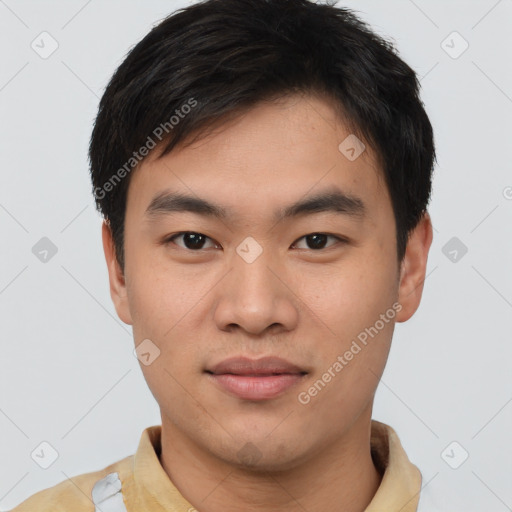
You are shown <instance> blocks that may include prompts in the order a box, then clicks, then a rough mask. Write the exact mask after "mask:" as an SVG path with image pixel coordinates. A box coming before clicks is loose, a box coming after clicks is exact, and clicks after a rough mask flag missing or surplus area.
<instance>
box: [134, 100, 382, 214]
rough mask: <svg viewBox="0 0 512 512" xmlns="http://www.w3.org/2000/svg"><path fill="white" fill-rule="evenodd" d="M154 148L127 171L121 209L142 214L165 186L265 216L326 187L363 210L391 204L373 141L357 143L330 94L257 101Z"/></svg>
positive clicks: (378, 209)
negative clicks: (193, 136) (162, 151)
mask: <svg viewBox="0 0 512 512" xmlns="http://www.w3.org/2000/svg"><path fill="white" fill-rule="evenodd" d="M157 156H158V154H157V152H153V153H152V154H150V156H149V157H147V158H146V160H144V161H143V162H142V164H141V165H140V166H139V168H137V169H136V170H135V171H134V173H133V175H132V177H131V183H130V186H129V190H128V198H127V215H128V214H129V213H132V212H133V213H136V214H137V215H143V214H144V213H145V211H146V210H147V208H148V206H149V205H150V204H151V203H152V202H153V201H154V199H155V197H157V196H158V195H161V194H162V193H164V192H165V191H171V192H179V193H182V194H187V195H192V196H196V197H198V198H203V199H210V200H211V201H210V202H212V203H215V204H217V205H222V206H223V207H225V210H226V211H228V212H232V213H234V214H239V215H244V214H245V215H247V216H248V217H249V216H252V217H253V218H254V216H256V217H257V218H262V217H263V216H268V218H269V220H271V219H273V218H274V217H275V213H276V208H275V206H276V205H282V206H286V205H287V204H289V203H290V202H291V201H292V200H293V201H296V200H297V199H299V198H301V197H306V196H309V195H315V194H316V193H317V192H319V191H320V190H326V189H329V188H331V189H337V190H340V191H341V192H342V193H345V194H346V195H350V196H353V197H360V198H361V199H362V200H363V201H364V203H365V206H367V209H368V212H367V213H368V214H369V215H370V216H376V215H379V214H382V213H383V212H382V210H384V209H386V208H387V209H388V210H389V208H391V205H390V200H389V196H388V193H387V188H386V187H385V185H384V180H383V176H382V173H381V170H380V169H379V168H378V166H377V164H376V158H375V155H374V153H373V151H372V148H370V147H368V146H366V147H365V146H363V145H362V141H359V139H357V138H356V136H355V135H354V134H351V133H350V131H349V130H348V129H347V127H346V126H345V125H344V124H343V122H342V121H341V120H340V119H339V118H338V117H337V116H336V114H335V112H334V110H333V109H332V106H331V105H330V104H329V102H328V101H326V100H323V99H320V98H317V97H298V96H290V97H286V98H284V99H282V100H281V101H279V102H264V103H261V104H258V105H257V106H255V107H253V108H252V109H250V110H248V111H246V112H244V113H243V114H242V115H241V116H239V117H237V118H236V119H233V120H230V121H229V122H226V123H218V124H217V126H216V127H215V129H214V130H213V131H212V132H209V133H208V135H206V136H202V137H200V138H199V139H197V140H196V141H195V142H193V143H192V144H190V145H186V144H185V145H184V144H181V145H178V146H176V147H175V148H174V149H173V151H171V152H170V153H169V154H167V155H165V156H163V157H161V158H157Z"/></svg>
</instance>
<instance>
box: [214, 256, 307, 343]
mask: <svg viewBox="0 0 512 512" xmlns="http://www.w3.org/2000/svg"><path fill="white" fill-rule="evenodd" d="M271 256H272V255H271V254H270V253H269V251H267V250H264V251H263V252H262V253H261V254H260V255H259V256H258V257H257V258H256V259H255V260H254V261H251V260H246V259H244V258H243V257H242V256H240V255H239V254H235V255H234V257H233V265H232V269H231V271H230V272H229V274H228V275H227V276H226V278H225V279H223V280H222V282H221V283H220V286H219V288H218V290H217V293H218V294H219V298H218V301H217V303H216V310H215V315H214V319H215V322H216V324H217V326H218V328H219V329H221V330H224V331H233V330H235V329H237V328H238V329H242V330H244V331H246V332H247V333H250V334H252V335H262V334H264V333H266V331H267V330H268V331H273V333H279V332H280V331H291V330H293V329H294V328H295V327H296V326H297V323H298V319H299V311H298V308H297V303H298V299H297V297H296V295H295V294H294V291H293V288H294V287H293V277H292V276H290V275H289V274H287V272H286V269H285V267H284V265H282V264H280V262H277V261H276V259H275V258H272V257H271ZM250 261H251V262H250Z"/></svg>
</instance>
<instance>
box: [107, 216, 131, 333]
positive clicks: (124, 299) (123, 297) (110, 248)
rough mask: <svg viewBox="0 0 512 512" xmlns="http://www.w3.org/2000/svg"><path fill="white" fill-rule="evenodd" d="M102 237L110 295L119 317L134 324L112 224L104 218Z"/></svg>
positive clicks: (127, 322) (126, 322)
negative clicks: (111, 227) (117, 255)
mask: <svg viewBox="0 0 512 512" xmlns="http://www.w3.org/2000/svg"><path fill="white" fill-rule="evenodd" d="M101 237H102V240H103V252H104V253H105V260H106V262H107V269H108V279H109V282H110V296H111V297H112V302H113V303H114V306H115V308H116V311H117V315H118V316H119V318H120V319H121V320H122V321H123V322H124V323H125V324H128V325H132V317H131V313H130V307H129V303H128V296H127V293H126V282H125V278H124V275H123V271H122V270H121V266H120V265H119V262H118V261H117V257H116V250H115V246H114V240H113V238H112V232H111V230H110V226H109V225H108V223H107V222H106V221H105V220H104V221H103V224H102V226H101Z"/></svg>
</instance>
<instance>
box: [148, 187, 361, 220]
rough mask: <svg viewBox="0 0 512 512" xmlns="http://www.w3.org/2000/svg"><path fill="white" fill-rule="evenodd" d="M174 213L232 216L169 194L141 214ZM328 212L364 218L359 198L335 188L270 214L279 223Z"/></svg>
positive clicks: (196, 199) (184, 196)
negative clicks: (293, 218)
mask: <svg viewBox="0 0 512 512" xmlns="http://www.w3.org/2000/svg"><path fill="white" fill-rule="evenodd" d="M176 212H177V213H182V212H190V213H195V214H197V215H202V216H205V217H214V218H218V219H221V220H223V219H229V218H233V217H234V214H233V213H232V212H229V211H228V210H226V209H225V208H224V207H222V206H220V205H218V204H215V203H212V202H210V201H207V200H206V199H202V198H199V197H194V196H190V195H187V194H183V193H180V192H170V191H164V192H160V193H159V194H157V195H155V196H154V197H153V199H152V200H151V202H150V204H149V206H148V207H147V209H146V212H145V215H146V216H147V217H148V218H150V219H154V218H157V217H160V216H162V215H166V214H170V213H176ZM328 212H331V213H336V214H340V215H347V216H349V217H352V218H354V219H357V220H362V219H363V218H364V217H365V216H366V212H367V210H366V206H365V204H364V202H363V200H362V199H361V198H359V197H357V196H354V195H351V194H347V193H344V192H342V191H341V190H339V189H338V188H337V187H335V188H330V189H329V190H324V191H321V192H318V193H316V194H314V195H311V196H308V197H306V198H303V199H300V200H298V201H297V202H295V203H293V204H290V205H288V206H286V207H284V208H278V209H277V210H275V211H274V221H275V222H280V221H282V220H284V219H288V218H292V217H298V216H301V215H307V214H315V213H328Z"/></svg>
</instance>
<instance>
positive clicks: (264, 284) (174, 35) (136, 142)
mask: <svg viewBox="0 0 512 512" xmlns="http://www.w3.org/2000/svg"><path fill="white" fill-rule="evenodd" d="M418 89H419V86H418V81H417V78H416V75H415V73H414V72H413V71H412V69H411V68H410V67H408V66H407V65H406V64H405V63H404V62H403V61H402V60H401V59H400V58H399V57H398V55H397V54H396V52H395V50H394V49H393V47H392V45H391V44H390V43H388V42H386V41H385V40H383V39H381V38H380V37H378V36H377V35H375V34H374V33H373V32H372V31H371V30H370V29H369V28H368V27H367V26H366V25H365V24H363V23H362V22H361V21H360V20H359V19H358V18H357V17H356V16H355V15H354V14H353V13H351V12H350V11H348V10H346V9H342V8H338V7H335V6H330V5H322V4H315V3H313V2H310V1H308V0H208V1H206V2H203V3H199V4H195V5H192V6H190V7H188V8H186V9H183V10H181V11H178V12H177V13H175V14H173V15H171V16H170V17H169V18H167V19H165V20H164V21H162V22H161V23H160V24H159V25H158V26H156V27H155V28H154V29H153V30H152V31H151V32H150V33H149V34H148V35H147V36H146V37H145V38H144V39H143V40H142V41H141V42H140V43H139V44H138V45H137V46H135V47H134V48H133V50H132V51H131V52H130V53H129V55H128V56H127V58H126V59H125V61H124V62H123V63H122V64H121V66H120V67H119V69H118V70H117V71H116V73H115V74H114V76H113V78H112V80H111V82H110V84H109V85H108V87H107V89H106V91H105V94H104V96H103V98H102V99H101V102H100V108H99V113H98V117H97V119H96V123H95V127H94V131H93V134H92V138H91V145H90V162H91V174H92V182H93V191H94V195H95V199H96V203H97V206H98V209H99V210H100V211H101V213H102V214H103V216H104V218H105V222H104V224H103V228H102V229H103V231H102V235H103V247H104V251H105V257H106V262H107V266H108V271H109V278H110V291H111V296H112V300H113V302H114V304H115V307H116V310H117V313H118V315H119V317H120V318H121V319H122V320H123V321H124V322H125V323H127V324H130V325H132V326H133V333H134V341H135V346H136V349H137V354H138V356H139V359H140V362H141V368H142V371H143V373H144V377H145V379H146V381H147V383H148V386H149V387H150V389H151V391H152V393H153V395H154V397H155V399H156V400H157V402H158V404H159V406H160V410H161V418H162V424H161V425H157V426H153V427H149V428H147V429H146V430H145V431H144V432H143V433H142V437H141V440H140V444H139V447H138V450H137V452H136V454H135V455H134V456H130V457H127V458H126V459H123V460H122V461H119V462H116V463H114V464H112V465H110V466H108V467H106V468H104V469H103V470H100V471H95V472H92V473H87V474H84V475H80V476H76V477H73V478H72V479H71V481H69V480H68V481H64V482H62V483H61V484H59V485H57V486H55V487H53V488H51V489H47V490H45V491H41V492H40V493H37V494H35V495H34V496H32V497H31V498H29V499H28V500H26V501H25V502H24V503H23V504H21V505H20V506H19V507H17V508H16V509H15V510H16V511H18V512H24V511H29V510H31V511H32V510H38V511H50V510H52V511H53V510H73V511H74V512H81V511H92V510H97V511H104V512H107V511H115V512H126V511H128V512H135V511H170V510H172V511H176V512H178V511H180V512H181V511H183V512H185V511H193V510H198V511H200V512H220V511H222V512H231V511H241V510H242V511H251V512H252V511H273V512H279V511H291V512H296V511H297V512H298V511H308V512H316V511H324V510H335V511H340V512H361V511H367V512H376V511H381V512H383V511H385V512H392V511H401V512H412V511H416V510H419V509H418V503H419V501H420V498H421V500H422V501H423V495H422V493H421V474H420V472H419V470H418V469H417V468H416V466H414V465H413V464H412V463H411V462H410V461H409V459H408V457H407V455H406V454H405V452H404V450H403V448H402V446H401V444H400V441H399V439H398V436H397V435H396V433H395V432H394V430H393V429H392V428H391V427H389V426H387V425H385V424H383V423H380V422H377V421H375V420H372V406H373V399H374V395H375V391H376V388H377V385H378V382H379V379H380V377H381V375H382V372H383V371H384V367H385V364H386V360H387V357H388V353H389V350H390V346H391V339H392V335H393V330H394V325H395V322H404V321H406V320H408V319H409V318H410V317H411V316H412V315H413V314H414V312H415V311H416V309H417V308H418V306H419V303H420V299H421V294H422V290H423V281H424V279H425V271H426V264H427V256H428V251H429V248H430V245H431V242H432V225H431V221H430V217H429V214H428V212H427V209H426V208H427V205H428V202H429V199H430V193H431V173H432V168H433V164H434V161H435V151H434V142H433V135H432V127H431V124H430V122H429V120H428V117H427V115H426V113H425V111H424V109H423V105H422V103H421V101H420V99H419V93H418ZM422 505H423V503H422ZM429 510H433V509H429Z"/></svg>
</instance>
